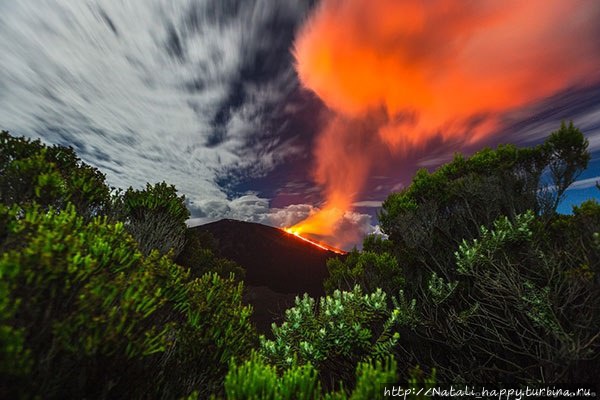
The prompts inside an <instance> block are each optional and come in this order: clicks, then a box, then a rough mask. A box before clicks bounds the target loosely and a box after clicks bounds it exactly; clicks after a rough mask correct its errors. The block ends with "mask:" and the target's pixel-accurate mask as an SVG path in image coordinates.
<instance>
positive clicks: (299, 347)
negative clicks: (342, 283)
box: [261, 286, 399, 385]
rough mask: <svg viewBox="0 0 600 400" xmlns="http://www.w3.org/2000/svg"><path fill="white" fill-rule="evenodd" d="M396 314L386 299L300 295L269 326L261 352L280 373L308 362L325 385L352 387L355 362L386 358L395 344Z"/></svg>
mask: <svg viewBox="0 0 600 400" xmlns="http://www.w3.org/2000/svg"><path fill="white" fill-rule="evenodd" d="M398 314H399V313H398V312H397V311H396V310H394V311H393V312H392V311H391V310H390V309H389V308H388V302H387V297H386V294H385V293H384V292H383V291H381V290H377V291H375V292H374V293H371V294H363V292H362V290H361V289H360V287H359V286H356V287H354V289H353V290H352V291H351V292H345V291H344V292H342V291H339V290H336V291H335V292H334V293H333V294H332V295H331V296H327V297H324V298H321V299H320V301H319V306H318V307H317V306H316V304H315V300H314V299H312V298H311V297H309V296H308V295H304V297H303V298H299V297H297V298H296V305H295V307H292V308H290V309H288V310H286V312H285V320H284V322H283V323H282V324H281V325H279V326H277V325H276V324H273V334H274V339H273V340H268V339H266V338H265V337H261V352H262V354H263V355H264V356H265V357H266V358H267V359H268V360H269V361H270V362H271V363H273V364H274V365H276V366H277V367H279V368H288V367H291V366H293V365H303V364H306V363H311V364H312V365H313V366H314V367H315V368H316V369H318V370H319V374H320V377H321V381H322V382H323V383H324V384H325V385H329V384H331V383H335V382H337V381H340V380H341V381H344V382H352V381H353V375H354V371H355V368H356V365H357V364H358V362H360V361H363V360H365V359H367V358H368V357H374V358H381V357H385V356H387V355H388V354H389V353H390V352H391V351H392V349H393V348H394V346H395V345H396V344H397V343H398V339H399V335H398V333H395V332H394V325H395V323H396V319H397V318H398Z"/></svg>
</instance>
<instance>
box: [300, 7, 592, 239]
mask: <svg viewBox="0 0 600 400" xmlns="http://www.w3.org/2000/svg"><path fill="white" fill-rule="evenodd" d="M599 19H600V3H598V2H595V1H585V0H582V1H558V0H530V1H521V0H507V1H504V2H498V1H486V0H481V1H474V2H465V1H462V0H428V1H424V0H402V1H400V0H377V1H370V0H323V1H322V2H321V4H320V5H319V6H318V7H317V8H316V9H315V11H314V12H313V14H312V15H311V16H310V17H309V19H308V20H307V21H306V23H305V24H304V25H303V27H302V28H301V29H300V31H299V32H298V35H297V37H296V40H295V44H294V56H295V59H296V63H297V65H296V70H297V73H298V76H299V78H300V80H301V82H302V84H303V85H304V86H305V87H306V88H307V89H309V90H311V91H313V92H314V93H315V94H316V95H317V96H318V97H319V98H320V99H321V100H322V101H323V102H324V103H325V104H326V105H327V107H328V108H329V109H330V110H331V111H332V114H333V116H332V117H331V118H330V119H329V121H328V122H327V123H326V124H325V126H324V127H323V129H322V132H321V133H320V137H319V139H318V140H317V142H316V148H315V150H314V155H315V159H316V163H317V165H316V168H315V179H316V182H317V183H318V184H320V185H322V186H323V188H324V194H325V197H326V199H327V201H326V203H325V205H324V206H323V208H322V211H321V212H320V213H317V214H315V215H313V216H312V217H310V218H309V219H308V220H306V221H304V222H301V223H299V224H297V225H296V226H295V227H293V228H294V229H296V230H297V231H299V232H305V233H312V234H320V235H328V234H330V233H331V232H333V231H334V226H335V224H336V222H337V221H338V220H339V218H340V216H341V215H343V214H344V212H345V211H347V210H348V209H350V208H351V204H352V202H353V201H354V200H355V195H356V193H358V192H360V190H361V189H362V188H363V186H364V183H365V180H366V179H367V177H368V175H369V170H370V169H371V168H372V167H373V165H374V163H376V162H377V160H378V158H380V157H379V155H380V152H381V151H382V149H385V151H388V152H391V153H393V154H395V155H396V156H397V157H402V156H403V155H406V154H407V153H408V152H410V151H412V150H415V149H418V148H422V147H424V146H425V145H427V144H428V143H429V142H430V141H431V140H433V139H434V138H435V139H441V140H442V141H450V140H452V141H454V142H458V143H465V144H467V143H468V144H472V143H476V142H478V141H481V140H483V139H487V138H489V137H490V136H491V135H493V134H494V132H495V130H496V128H497V127H498V117H500V116H501V115H502V114H503V113H506V112H508V111H510V110H514V109H515V108H518V107H522V106H525V105H528V104H531V103H533V102H535V101H539V100H541V99H543V98H545V97H547V96H550V95H552V94H555V93H557V92H559V91H561V90H564V89H567V88H574V87H578V86H581V85H585V84H589V83H590V82H596V81H598V80H599V77H600V70H599V65H600V39H599V38H600V29H599V28H598V27H597V21H598V20H599ZM373 141H375V142H377V143H378V145H373Z"/></svg>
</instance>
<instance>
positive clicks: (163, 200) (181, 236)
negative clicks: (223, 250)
mask: <svg viewBox="0 0 600 400" xmlns="http://www.w3.org/2000/svg"><path fill="white" fill-rule="evenodd" d="M115 207H116V208H117V210H118V211H117V213H116V218H117V219H118V220H122V221H124V222H125V226H126V228H127V231H128V232H129V233H131V235H132V236H133V237H134V238H135V239H136V240H137V242H138V243H139V247H140V250H141V252H142V253H143V254H144V255H148V254H150V252H151V251H152V250H158V251H159V252H160V254H168V253H169V252H171V254H170V255H169V256H170V257H171V258H175V257H177V256H178V255H179V253H181V251H182V249H183V247H184V245H185V234H186V230H187V225H186V223H185V221H186V220H187V219H188V218H189V216H190V213H189V211H188V209H187V208H186V206H185V196H178V195H177V189H176V188H175V186H173V185H167V184H166V183H165V182H161V183H157V184H155V185H151V184H149V183H148V184H146V188H145V189H143V190H136V189H133V188H131V187H130V188H129V189H127V190H126V191H125V192H124V193H119V194H117V196H116V200H115Z"/></svg>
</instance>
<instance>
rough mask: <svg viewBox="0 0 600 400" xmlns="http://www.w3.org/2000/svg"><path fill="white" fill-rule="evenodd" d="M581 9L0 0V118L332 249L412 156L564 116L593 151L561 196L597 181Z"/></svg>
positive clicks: (368, 218)
mask: <svg viewBox="0 0 600 400" xmlns="http://www.w3.org/2000/svg"><path fill="white" fill-rule="evenodd" d="M599 19H600V3H598V2H595V1H588V0H573V1H571V0H544V1H542V0H531V1H527V2H523V1H517V0H507V1H504V2H497V1H487V0H481V1H477V2H464V1H460V0H420V1H417V0H378V1H376V2H373V1H368V0H343V1H342V0H321V1H309V0H295V1H279V0H239V1H230V0H128V1H125V0H124V1H114V0H90V1H85V2H83V1H79V0H20V1H8V0H0V54H2V68H0V129H4V130H8V131H9V132H11V133H12V134H14V135H24V136H27V137H32V138H40V139H42V140H43V141H44V142H46V143H49V144H61V145H67V146H72V147H73V148H74V149H75V150H76V151H77V153H78V154H79V156H80V157H81V158H82V159H83V160H84V161H85V162H87V163H89V164H91V165H94V166H96V167H98V168H99V169H100V170H101V171H102V172H104V173H105V174H106V176H107V180H108V183H109V184H110V185H113V186H115V187H122V188H126V187H129V186H133V187H134V188H141V187H143V186H144V185H145V183H146V182H151V183H154V182H161V181H166V182H168V183H172V184H174V185H175V186H176V187H177V188H178V190H179V191H180V192H181V193H182V194H185V196H186V198H187V203H188V204H187V205H188V208H189V209H190V212H191V217H192V218H191V219H190V221H189V224H190V225H198V224H202V223H206V222H210V221H214V220H218V219H221V218H233V219H241V220H246V221H253V222H259V223H263V224H267V225H272V226H277V227H294V228H295V229H296V230H297V231H299V232H301V233H303V234H307V235H310V236H312V237H317V238H319V239H322V240H324V241H326V242H328V243H330V244H332V245H335V246H338V247H340V248H344V249H349V248H351V247H352V246H354V245H359V244H360V242H361V240H362V237H363V236H364V235H365V234H368V233H374V232H379V231H380V228H379V226H378V223H377V218H376V214H377V211H378V209H379V206H380V205H381V202H382V201H383V200H384V199H385V198H386V197H387V195H388V194H389V193H390V192H392V191H398V190H401V189H402V188H403V187H405V186H406V185H408V184H409V183H410V179H411V177H412V176H413V175H414V173H415V172H416V170H417V169H419V168H427V169H429V170H433V169H435V168H436V167H438V166H439V165H441V164H443V163H445V162H447V161H449V160H451V159H452V157H453V154H454V153H455V152H458V151H460V152H463V153H465V154H472V153H473V152H475V151H477V150H478V149H481V148H482V147H484V146H496V145H497V144H499V143H514V144H517V145H520V146H530V145H535V144H537V143H540V142H541V141H543V140H544V138H545V137H546V136H547V135H548V134H549V133H550V132H552V131H553V130H556V129H557V128H558V127H559V125H560V121H561V120H573V122H574V124H575V125H576V126H577V127H578V128H580V129H581V130H582V132H583V133H584V134H585V136H586V137H587V138H588V140H589V143H590V147H589V149H590V151H591V153H592V159H591V162H590V166H589V168H588V169H587V170H586V171H584V173H583V174H582V175H581V176H580V179H579V181H578V182H577V183H575V184H574V185H573V186H572V188H571V189H570V190H569V191H568V193H567V198H566V200H565V201H564V202H563V204H561V206H560V211H562V212H568V211H569V209H570V207H571V206H572V205H573V204H578V203H580V202H581V201H583V200H585V199H586V198H589V197H598V191H597V189H596V188H595V183H596V181H597V180H600V177H599V176H600V27H599V26H598V24H597V23H595V22H596V21H598V20H599ZM307 218H308V219H307Z"/></svg>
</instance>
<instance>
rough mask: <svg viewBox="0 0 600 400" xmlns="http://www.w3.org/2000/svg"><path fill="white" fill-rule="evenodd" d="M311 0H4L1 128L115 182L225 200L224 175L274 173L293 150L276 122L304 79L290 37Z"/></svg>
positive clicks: (198, 200)
mask: <svg viewBox="0 0 600 400" xmlns="http://www.w3.org/2000/svg"><path fill="white" fill-rule="evenodd" d="M307 9H308V2H307V1H297V2H271V1H267V0H255V1H252V0H247V1H243V2H232V1H222V0H212V1H208V0H207V1H192V0H180V1H171V0H132V1H128V2H114V1H112V0H96V1H91V2H87V1H86V2H79V1H56V2H39V1H37V0H22V1H18V2H1V4H0V53H1V54H2V68H1V69H0V124H1V125H0V128H2V129H7V130H9V131H11V132H12V133H13V134H18V135H26V136H30V137H39V138H41V139H43V140H44V141H45V142H49V143H56V144H63V145H71V146H73V147H74V148H75V150H76V151H77V152H78V154H79V155H80V156H81V157H82V158H83V159H84V160H85V161H86V162H88V163H90V164H92V165H95V166H97V167H99V168H100V169H101V170H102V171H103V172H105V173H107V176H108V180H109V182H110V184H112V185H115V186H119V187H127V186H129V185H132V186H134V187H140V186H142V185H143V184H144V183H145V182H148V181H149V182H157V181H162V180H165V181H167V182H169V183H173V184H175V185H176V186H177V188H178V189H179V190H180V191H181V192H183V193H185V194H186V195H187V196H188V198H189V199H190V201H192V202H193V203H194V204H204V203H207V202H210V201H214V202H215V206H216V204H227V203H228V202H229V200H228V194H227V193H226V190H225V189H224V188H223V187H222V186H221V185H220V184H219V179H221V178H222V177H224V176H231V177H233V176H235V175H236V174H237V173H239V174H243V175H244V176H255V175H261V174H265V173H266V172H268V171H270V170H272V169H273V168H275V167H276V166H277V165H279V164H280V163H281V162H282V161H284V160H285V159H286V158H287V157H289V156H290V155H291V154H294V152H297V151H298V148H297V145H296V144H295V143H294V142H292V141H291V139H290V137H286V136H285V135H274V134H272V133H271V130H272V129H271V127H270V125H269V124H270V121H271V118H272V117H273V115H280V114H281V112H280V110H279V109H280V108H281V109H283V108H284V106H285V101H284V100H285V98H286V96H287V95H288V94H289V93H290V91H292V90H295V87H296V86H297V80H296V77H295V73H294V71H293V69H292V67H291V62H290V60H291V55H290V54H289V46H290V42H291V40H292V35H293V31H294V27H295V25H296V24H298V23H299V21H301V20H302V18H303V17H304V15H305V13H306V11H307ZM273 27H278V28H279V31H277V32H273ZM232 179H233V178H232ZM231 207H233V208H239V209H240V212H242V211H243V208H242V207H241V206H240V204H232V205H231ZM209 208H210V207H209ZM250 208H251V207H249V208H248V211H249V209H250ZM210 209H211V210H213V212H216V211H215V210H216V209H217V208H216V207H213V208H210Z"/></svg>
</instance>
